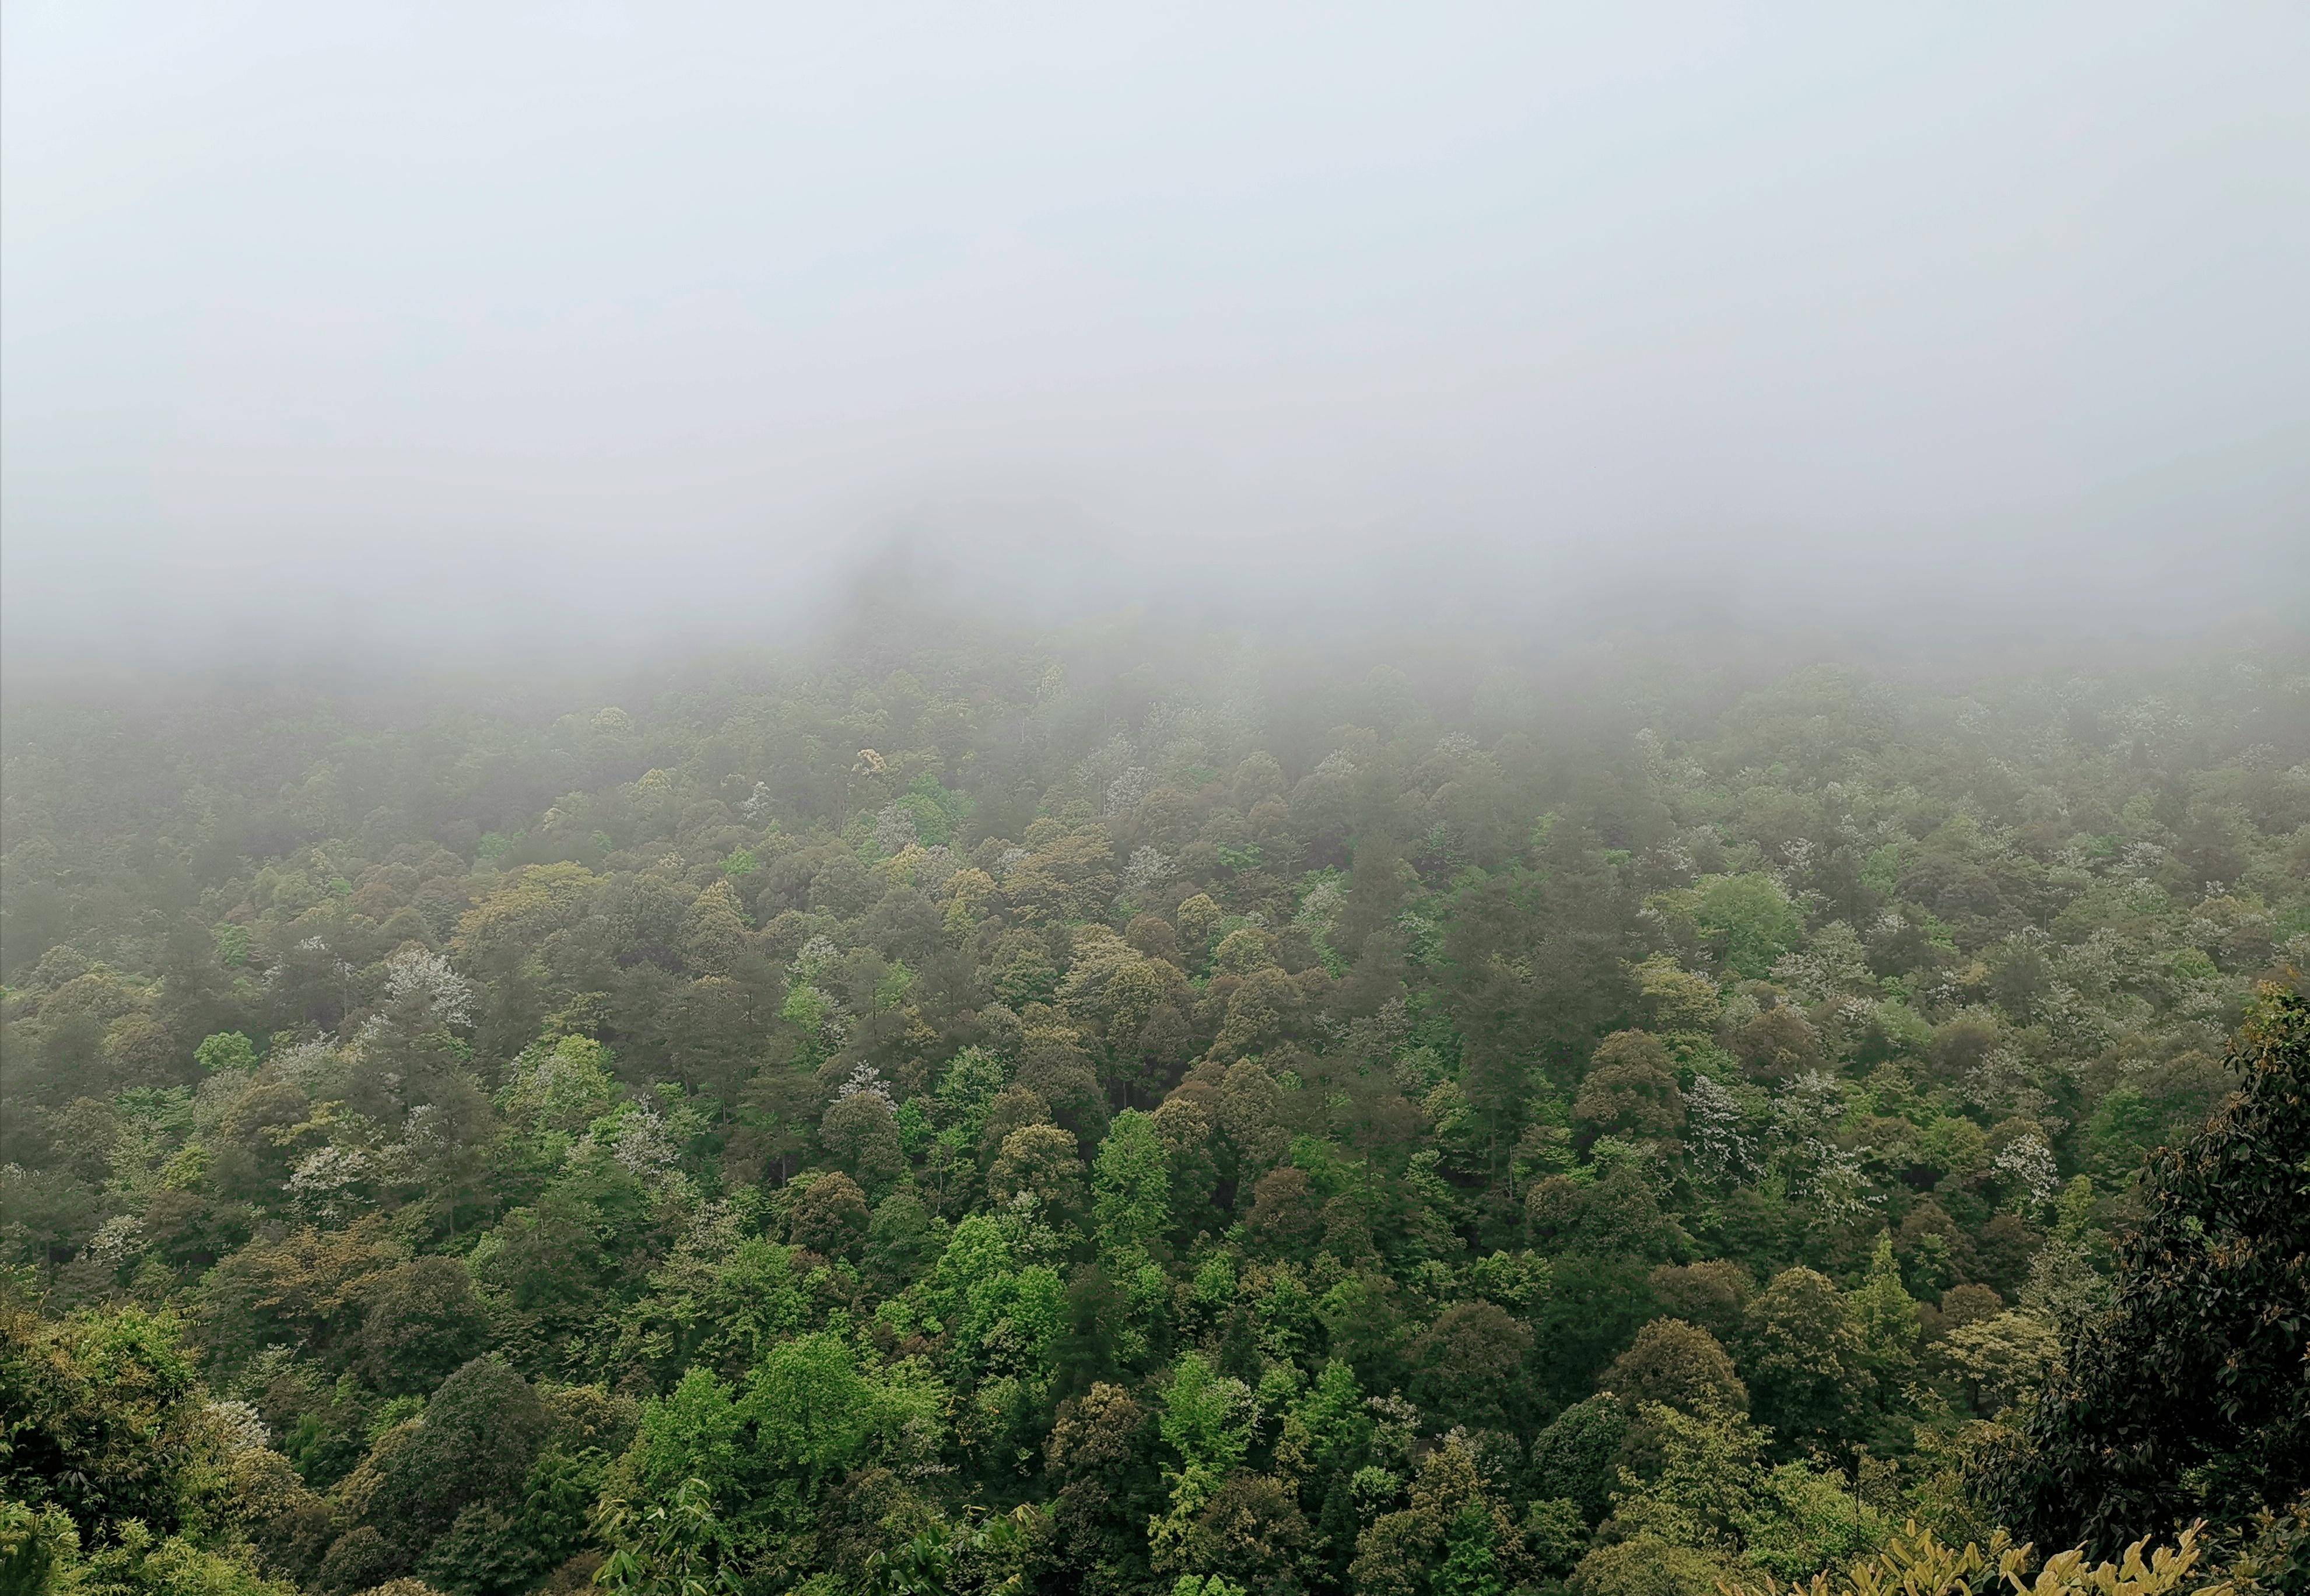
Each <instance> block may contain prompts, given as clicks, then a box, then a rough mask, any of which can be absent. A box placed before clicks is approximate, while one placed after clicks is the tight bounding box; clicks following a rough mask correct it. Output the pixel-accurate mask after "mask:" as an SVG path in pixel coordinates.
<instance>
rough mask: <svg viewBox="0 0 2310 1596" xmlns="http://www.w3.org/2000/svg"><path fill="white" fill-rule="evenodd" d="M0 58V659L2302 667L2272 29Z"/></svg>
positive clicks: (580, 47)
mask: <svg viewBox="0 0 2310 1596" xmlns="http://www.w3.org/2000/svg"><path fill="white" fill-rule="evenodd" d="M4 29H5V33H4V40H0V44H4V52H0V63H4V85H0V87H4V96H0V117H4V125H0V138H4V143H0V151H4V171H0V207H4V210H0V248H4V259H0V338H4V350H0V516H4V523H0V534H4V536H0V549H4V555H0V582H4V601H0V602H4V624H5V631H6V643H7V648H8V652H9V655H10V657H11V659H12V660H13V661H14V662H16V663H17V664H19V665H20V666H21V665H23V664H26V663H27V662H34V661H37V662H41V663H43V664H46V665H48V666H49V667H51V668H54V667H56V666H58V665H64V666H66V667H70V668H83V667H85V666H88V665H90V664H94V663H97V662H104V663H109V664H118V663H122V662H128V663H136V664H145V665H178V664H187V663H190V662H197V661H200V660H202V659H204V658H208V657H211V656H212V654H213V652H214V653H221V654H223V655H247V654H248V653H250V652H251V651H266V650H282V649H289V650H295V649H303V650H307V651H314V652H318V653H321V654H326V653H328V652H330V651H333V650H334V651H337V652H339V653H343V652H345V651H349V650H351V649H352V648H354V647H355V646H390V647H394V648H396V649H401V650H404V651H411V652H413V653H416V654H419V655H473V656H478V655H480V654H482V653H484V652H486V651H487V650H489V649H491V648H493V647H497V646H508V645H517V646H523V647H525V648H529V649H532V650H536V649H544V650H547V651H554V650H560V651H567V652H572V653H576V652H583V651H590V650H597V649H601V648H604V647H612V646H620V647H622V646H663V645H664V643H665V642H666V641H667V640H669V639H676V640H681V641H683V642H691V641H697V640H701V639H710V640H713V641H716V642H749V641H777V640H778V639H779V638H784V637H788V636H792V635H795V633H796V632H797V631H798V630H799V629H803V628H806V627H807V626H808V625H810V624H811V623H812V620H816V619H821V618H823V617H824V616H825V615H827V614H828V613H829V612H832V611H833V610H834V609H835V608H836V607H837V606H838V600H839V599H840V597H841V595H845V594H857V593H858V592H859V591H861V588H862V585H863V586H864V587H866V588H872V587H873V585H876V584H878V583H882V582H885V581H888V582H904V583H907V584H910V585H911V587H912V589H913V590H914V591H916V592H917V593H929V594H943V595H948V596H951V597H952V598H953V599H954V600H955V601H956V602H958V603H966V604H975V605H984V604H988V603H1019V604H1020V605H1023V606H1024V607H1025V608H1026V609H1028V610H1030V611H1035V612H1046V613H1052V614H1057V613H1064V612H1070V611H1074V610H1079V609H1081V608H1082V607H1084V606H1091V607H1099V606H1113V605H1120V604H1125V603H1134V602H1137V603H1155V604H1161V603H1174V602H1176V603H1194V604H1195V605H1198V606H1201V607H1202V608H1203V609H1204V610H1206V611H1208V612H1211V613H1213V614H1217V615H1219V616H1221V617H1223V618H1227V619H1229V620H1235V621H1238V622H1242V623H1246V624H1267V625H1273V626H1277V627H1301V628H1305V627H1308V626H1318V625H1321V624H1322V623H1323V622H1324V620H1326V618H1339V617H1347V616H1359V615H1371V614H1385V615H1389V616H1391V617H1392V618H1393V619H1394V621H1395V622H1397V623H1398V624H1403V625H1410V626H1414V627H1417V626H1420V625H1447V624H1448V625H1458V624H1463V623H1470V622H1497V623H1499V624H1502V625H1505V626H1507V627H1510V628H1515V627H1517V626H1540V625H1550V626H1559V625H1565V624H1571V623H1576V622H1578V621H1580V620H1583V619H1585V618H1592V617H1594V616H1598V615H1605V616H1611V617H1615V618H1618V619H1619V620H1624V621H1630V622H1641V623H1647V624H1653V625H1673V624H1676V623H1677V620H1678V618H1679V617H1680V616H1684V615H1688V614H1697V613H1703V612H1706V613H1711V614H1716V615H1719V616H1730V617H1733V619H1735V620H1739V621H1741V623H1742V624H1744V625H1748V626H1751V627H1756V628H1761V629H1767V630H1769V629H1774V628H1778V627H1786V628H1796V627H1804V628H1811V629H1828V630H1837V629H1843V630H1845V632H1847V633H1849V634H1850V635H1852V636H1854V637H1869V638H1887V637H1904V638H1910V639H1912V640H1914V641H1916V642H1918V643H1920V644H1923V645H1926V646H1930V645H1931V644H1932V643H1933V642H1934V641H1935V640H1936V639H1940V640H1943V641H1946V640H1948V639H1950V638H1958V637H1960V636H1969V635H1972V632H1973V631H1975V630H1978V629H1981V628H1989V629H2007V630H2010V631H2011V632H2014V633H2016V634H2022V633H2036V634H2046V633H2057V634H2061V635H2064V636H2074V637H2079V638H2091V637H2095V636H2097V635H2098V636H2102V637H2105V638H2106V637H2107V636H2109V635H2112V634H2114V633H2118V632H2129V631H2143V632H2167V633H2173V632H2176V631H2181V630H2188V629H2193V628H2203V627H2207V626H2212V625H2220V626H2228V625H2230V624H2233V623H2234V622H2236V620H2238V619H2240V618H2248V619H2251V618H2254V617H2262V618H2264V619H2275V620H2278V621H2279V622H2280V624H2281V625H2288V624H2290V625H2298V624H2299V623H2300V618H2301V617H2302V616H2303V615H2305V614H2310V309H2306V308H2305V298H2306V296H2305V294H2304V292H2303V285H2304V284H2305V283H2306V282H2310V95H2306V94H2304V92H2303V91H2302V86H2303V84H2304V83H2305V82H2310V11H2306V10H2305V9H2304V8H2303V7H2301V6H2300V5H2298V4H2267V5H2252V4H2235V5H2228V6H2220V7H2183V6H2172V5H2158V4H2117V5H2112V4H2100V5H2094V6H2085V5H2068V6H2036V7H1993V6H1986V5H1983V6H1941V7H1918V8H1908V9H1906V10H1898V9H1896V8H1887V7H1829V6H1819V7H1811V6H1796V5H1786V6H1772V7H1753V8H1735V7H1707V8H1700V7H1693V8H1684V7H1666V6H1653V7H1599V6H1577V7H1576V6H1546V7H1542V6H1528V5H1527V6H1502V7H1498V8H1496V9H1485V8H1476V7H1462V8H1455V9H1452V10H1450V11H1448V12H1447V11H1444V10H1440V9H1438V8H1432V7H1379V6H1371V7H1361V8H1282V7H1261V8H1246V7H1241V6H1217V5H1211V6H1191V5H1169V6H1161V7H1154V6H1148V7H1112V6H1108V7H1064V8H1062V7H1048V8H1029V7H1000V8H991V7H968V8H966V7H952V8H940V9H936V10H934V9H932V8H928V7H913V8H904V9H893V10H877V9H872V8H857V7H841V6H821V7H739V6H726V7H644V6H638V5H637V6H630V7H629V6H619V5H610V4H594V5H553V6H547V5H538V6H517V5H510V4H507V5H488V6H467V7H447V6H438V7H418V6H402V7H356V6H309V5H308V6H290V5H253V4H210V5H204V6H199V7H159V6H152V7H127V6H105V5H84V4H71V5H67V4H39V3H36V0H25V3H23V4H16V5H13V6H11V7H10V8H9V9H8V10H7V12H6V13H5V23H4Z"/></svg>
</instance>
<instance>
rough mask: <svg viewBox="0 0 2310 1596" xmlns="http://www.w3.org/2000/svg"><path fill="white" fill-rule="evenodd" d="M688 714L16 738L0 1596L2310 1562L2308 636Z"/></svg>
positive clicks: (890, 694)
mask: <svg viewBox="0 0 2310 1596" xmlns="http://www.w3.org/2000/svg"><path fill="white" fill-rule="evenodd" d="M621 695H622V696H621V698H619V700H618V701H617V702H615V703H614V704H612V703H604V702H599V701H594V700H592V699H586V700H571V701H563V702H560V703H556V704H553V705H551V707H544V708H540V707H536V704H535V703H534V702H533V701H531V700H527V699H523V700H518V701H517V700H514V699H511V698H499V697H494V696H492V695H491V694H489V693H486V692H482V691H480V690H473V691H470V692H466V693H465V694H463V696H460V695H459V694H457V693H453V692H450V691H448V690H439V691H435V692H429V693H418V692H416V691H414V690H412V692H411V693H410V694H409V695H408V696H407V697H405V698H395V699H391V700H387V699H386V698H381V697H378V696H376V695H368V696H361V695H353V694H350V693H348V694H343V695H338V696H336V697H326V696H318V695H308V696H298V695H291V694H288V693H257V694H252V693H249V692H247V691H246V690H236V691H234V692H232V693H225V692H222V691H219V692H218V693H216V694H215V695H214V696H213V697H207V698H203V697H199V696H196V695H189V694H184V695H178V697H175V698H167V699H153V700H149V701H137V702H131V701H128V700H126V698H122V699H118V700H108V701H105V702H93V701H88V702H67V701H63V700H52V701H42V702H18V703H14V704H12V706H11V707H10V709H9V713H8V715H7V717H6V726H5V736H6V764H5V771H4V776H5V782H4V824H5V831H4V837H0V842H4V850H5V851H4V858H0V872H4V875H0V889H4V908H5V915H4V938H0V978H4V982H5V987H4V1014H5V1037H4V1049H5V1051H4V1073H0V1262H4V1265H5V1269H6V1271H7V1273H6V1280H5V1287H4V1297H0V1592H30V1591H37V1590H41V1589H44V1588H53V1589H56V1590H59V1591H69V1592H187V1593H191V1592H217V1593H225V1592H272V1591H285V1590H296V1591H310V1592H322V1593H324V1596H352V1592H366V1591H385V1592H394V1593H395V1596H416V1593H418V1592H425V1591H430V1592H440V1593H443V1596H514V1593H517V1592H528V1591H571V1590H576V1589H579V1588H583V1587H586V1586H587V1585H588V1584H595V1585H598V1586H600V1587H602V1588H604V1589H607V1590H610V1591H613V1592H634V1593H638V1592H683V1593H684V1596H688V1593H690V1592H744V1593H747V1596H753V1593H769V1592H812V1593H813V1596H821V1593H832V1592H1093V1593H1100V1596H1107V1593H1113V1596H1126V1593H1131V1592H1159V1593H1163V1596H1173V1593H1177V1596H1238V1593H1241V1592H1305V1593H1307V1596H1316V1593H1319V1592H1357V1593H1359V1596H1480V1593H1489V1596H1507V1593H1508V1592H1562V1593H1564V1596H1709V1593H1712V1592H1717V1591H1718V1590H1719V1589H1720V1588H1730V1589H1733V1590H1735V1591H1741V1592H1767V1591H1769V1590H1773V1589H1781V1590H1785V1589H1786V1588H1787V1587H1788V1586H1789V1585H1790V1584H1791V1583H1807V1582H1813V1583H1811V1586H1810V1588H1811V1590H1812V1591H1814V1592H1816V1593H1817V1596H1829V1593H1830V1592H1836V1593H1837V1596H1845V1592H1853V1593H1854V1596H1879V1593H1880V1592H1892V1591H1895V1590H1900V1591H1907V1592H1921V1593H1922V1592H1944V1591H1945V1592H1951V1593H1952V1596H1954V1592H1958V1591H1959V1590H1963V1591H1966V1592H1987V1591H1989V1590H1992V1589H1996V1588H2004V1589H2014V1588H2017V1587H2018V1588H2019V1589H2022V1590H2027V1591H2044V1592H2048V1596H2050V1593H2052V1592H2066V1591H2071V1590H2077V1591H2083V1590H2087V1589H2093V1590H2097V1591H2102V1592H2111V1593H2112V1596H2115V1592H2121V1591H2123V1592H2132V1593H2133V1596H2162V1593H2163V1592H2170V1591H2196V1590H2200V1589H2201V1588H2206V1587H2210V1586H2215V1585H2218V1584H2223V1583H2227V1584H2228V1586H2229V1587H2231V1588H2235V1589H2238V1590H2249V1589H2254V1588H2266V1589H2270V1590H2276V1591H2292V1592H2298V1591H2302V1590H2304V1589H2306V1588H2310V1587H2306V1581H2310V1562H2306V1561H2305V1559H2306V1558H2310V1518H2306V1512H2310V1510H2306V1506H2305V1502H2304V1496H2303V1493H2304V1492H2305V1490H2306V1489H2310V1374H2306V1361H2305V1360H2306V1356H2310V1165H2306V1164H2305V1162H2304V1158H2305V1155H2306V1152H2310V1009H2306V1006H2305V1002H2304V991H2305V984H2304V982H2303V978H2302V976H2300V975H2299V974H2298V973H2297V972H2298V971H2300V970H2302V969H2304V968H2310V671H2306V668H2305V664H2304V662H2303V661H2302V660H2301V659H2298V658H2283V657H2272V656H2271V655H2250V654H2245V653H2236V654H2223V655H2216V656H2210V657H2207V658H2202V659H2200V660H2198V661H2195V662H2188V663H2184V664H2175V665H2173V666H2170V667H2159V668H2157V669H2155V670H2153V669H2150V668H2149V667H2146V666H2145V667H2144V668H2143V669H2141V671H2139V672H2136V673H2134V674H2132V675H2130V676H2117V675H2109V676H2099V677H2089V676H2085V675H2077V674H2067V675H2065V674H2052V675H2045V676H2039V677H2033V678H2028V679H2018V678H2007V679H2002V680H2000V681H1996V682H1993V683H1983V682H1967V683H1964V684H1961V685H1951V684H1950V683H1949V682H1947V681H1927V680H1924V679H1922V678H1911V677H1905V676H1901V675H1898V674H1881V675H1880V674H1871V673H1870V672H1863V671H1860V670H1855V669H1847V668H1843V667H1832V666H1825V665H1815V666H1811V667H1808V668H1804V669H1801V670H1796V671H1793V672H1787V673H1784V674H1778V675H1776V676H1773V677H1771V678H1769V679H1763V680H1756V681H1741V680H1737V679H1735V678H1734V677H1733V675H1732V674H1730V673H1722V672H1710V671H1707V670H1699V669H1684V668H1678V669H1669V668H1665V667H1660V668H1650V669H1647V668H1643V667H1640V666H1637V665H1633V664H1629V665H1616V666H1612V667H1611V668H1606V667H1603V666H1590V667H1587V668H1585V669H1584V670H1583V671H1581V672H1569V671H1563V672H1555V673H1550V672H1547V671H1541V670H1537V669H1536V670H1535V671H1534V672H1531V673H1518V672H1512V671H1507V670H1493V671H1489V672H1479V671H1461V670H1457V669H1455V668H1447V667H1445V666H1421V667H1420V668H1418V669H1417V671H1416V672H1415V673H1414V674H1406V673H1405V672H1403V671H1399V670H1395V669H1391V668H1388V667H1386V666H1380V667H1377V668H1372V669H1369V670H1368V672H1367V671H1365V670H1363V669H1361V668H1359V669H1357V670H1354V671H1351V672H1334V671H1328V670H1322V669H1316V668H1315V667H1313V666H1311V665H1310V664H1308V663H1307V662H1306V661H1303V660H1296V659H1292V658H1287V657H1285V656H1283V655H1280V654H1266V653H1262V652H1260V651H1258V650H1256V649H1254V648H1251V647H1249V646H1245V645H1242V644H1239V643H1230V642H1227V641H1224V640H1211V639H1199V640H1196V641H1195V642H1194V644H1193V646H1188V645H1173V644H1167V643H1165V642H1163V641H1162V640H1161V639H1153V640H1151V639H1149V638H1147V637H1146V636H1144V635H1143V634H1142V633H1141V632H1136V631H1133V630H1132V629H1129V628H1127V627H1125V628H1121V629H1116V630H1115V631H1112V632H1101V633H1097V634H1092V633H1090V632H1084V633H1080V634H1072V635H1068V636H1064V637H1055V638H1041V639H1033V640H1029V641H1027V642H1020V641H1016V640H1009V641H986V640H980V641H957V640H954V639H952V638H940V639H936V640H927V641H925V643H924V644H923V645H922V646H919V647H917V648H914V649H910V650H904V651H900V650H896V649H894V648H891V647H890V646H884V647H883V648H881V649H879V650H877V649H871V648H867V647H864V646H856V647H852V648H849V649H847V650H838V651H833V652H830V653H829V654H827V655H823V656H814V657H810V658H796V659H792V660H786V661H782V662H775V663H768V664H765V663H760V662H745V663H737V664H724V665H719V666H716V667H713V668H710V669H709V668H707V667H702V666H701V667H698V668H695V669H693V670H690V671H689V672H682V673H679V674H675V673H668V674H665V675H663V676H660V677H658V678H656V679H653V680H651V681H647V682H639V683H632V684H629V686H628V687H626V688H624V689H621ZM2193 1525H2194V1526H2199V1527H2197V1528H2194V1529H2193ZM2185 1531H2186V1532H2187V1537H2186V1540H2185V1539H2184V1536H2185ZM2142 1540H2148V1541H2149V1542H2151V1543H2152V1547H2151V1548H2145V1549H2143V1550H2142V1551H2141V1552H2140V1554H2139V1555H2138V1557H2136V1558H2135V1559H2134V1560H2133V1561H2132V1562H2123V1561H2122V1560H2123V1559H2124V1558H2125V1557H2126V1551H2127V1548H2128V1547H2129V1546H2131V1545H2132V1544H2133V1543H2136V1542H2139V1541H2142ZM2024 1542H2028V1543H2034V1545H2035V1547H2036V1551H2034V1552H2030V1553H2027V1554H2025V1553H2023V1552H2021V1551H2020V1550H2019V1549H2018V1548H2019V1543H2024ZM1968 1547H1971V1548H1973V1549H1972V1550H1970V1551H1968V1550H1967V1549H1966V1548H1968ZM2159 1547H2163V1548H2169V1549H2167V1550H2165V1551H2163V1552H2156V1551H2155V1548H2159ZM2059 1548H2079V1552H2080V1555H2079V1556H2078V1557H2070V1558H2067V1559H2064V1558H2063V1557H2051V1558H2048V1557H2046V1556H2045V1554H2047V1553H2049V1552H2052V1551H2054V1550H2057V1549H2059ZM2159 1557H2162V1558H2163V1560H2162V1561H2161V1560H2158V1559H2159ZM2105 1560H2109V1561H2111V1562H2112V1563H2114V1564H2118V1565H2119V1566H2111V1567H2106V1568H2097V1565H2099V1564H2101V1563H2102V1562H2104V1561H2105ZM2033 1582H2034V1583H2033Z"/></svg>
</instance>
